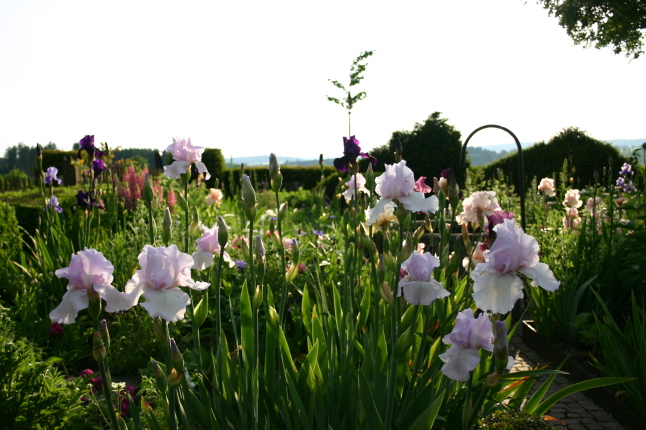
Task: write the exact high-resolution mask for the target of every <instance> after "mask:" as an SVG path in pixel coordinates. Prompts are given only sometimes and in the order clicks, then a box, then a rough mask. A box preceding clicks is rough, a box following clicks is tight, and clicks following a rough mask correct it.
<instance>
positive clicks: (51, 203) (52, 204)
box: [47, 196, 63, 214]
mask: <svg viewBox="0 0 646 430" xmlns="http://www.w3.org/2000/svg"><path fill="white" fill-rule="evenodd" d="M47 209H54V210H55V211H56V212H58V213H59V214H60V213H63V208H62V207H61V206H60V203H59V202H58V199H57V198H56V196H52V198H51V199H49V200H47Z"/></svg>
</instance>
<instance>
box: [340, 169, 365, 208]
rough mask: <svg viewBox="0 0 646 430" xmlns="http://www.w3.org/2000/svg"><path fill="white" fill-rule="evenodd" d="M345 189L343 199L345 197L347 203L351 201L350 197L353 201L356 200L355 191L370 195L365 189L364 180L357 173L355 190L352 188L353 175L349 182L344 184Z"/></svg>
mask: <svg viewBox="0 0 646 430" xmlns="http://www.w3.org/2000/svg"><path fill="white" fill-rule="evenodd" d="M345 185H346V187H348V189H346V190H345V191H344V192H343V197H345V200H346V201H347V202H349V201H350V200H352V197H354V198H355V199H356V198H357V190H359V191H361V192H362V193H366V194H367V195H370V191H368V189H367V188H366V178H365V177H364V176H363V175H362V174H361V173H357V189H356V190H355V188H354V175H352V176H351V177H350V180H349V181H348V182H346V183H345Z"/></svg>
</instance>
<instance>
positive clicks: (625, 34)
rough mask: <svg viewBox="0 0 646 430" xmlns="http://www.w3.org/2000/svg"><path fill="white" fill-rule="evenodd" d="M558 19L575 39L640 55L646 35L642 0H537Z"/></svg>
mask: <svg viewBox="0 0 646 430" xmlns="http://www.w3.org/2000/svg"><path fill="white" fill-rule="evenodd" d="M538 2H539V4H542V5H543V7H544V8H545V9H547V10H548V11H549V14H550V15H554V16H556V17H557V18H558V19H559V24H560V25H561V27H563V28H565V29H566V30H567V33H568V35H569V36H570V37H571V38H572V40H574V43H576V44H577V45H578V44H585V45H594V47H595V48H597V49H599V48H603V47H606V46H611V47H612V49H613V51H614V53H615V54H620V53H623V54H625V55H626V56H627V57H631V56H632V57H633V58H639V56H640V54H643V53H644V51H643V47H644V38H645V37H646V30H645V29H646V3H645V2H644V0H538Z"/></svg>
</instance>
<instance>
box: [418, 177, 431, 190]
mask: <svg viewBox="0 0 646 430" xmlns="http://www.w3.org/2000/svg"><path fill="white" fill-rule="evenodd" d="M425 182H426V176H420V177H419V179H418V180H417V181H415V191H417V192H419V193H430V192H433V188H431V187H429V186H428V185H426V183H425Z"/></svg>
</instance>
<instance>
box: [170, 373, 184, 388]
mask: <svg viewBox="0 0 646 430" xmlns="http://www.w3.org/2000/svg"><path fill="white" fill-rule="evenodd" d="M182 378H184V372H178V371H177V370H176V369H175V368H173V369H171V371H170V374H169V375H168V388H177V387H178V386H179V384H181V383H182Z"/></svg>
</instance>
